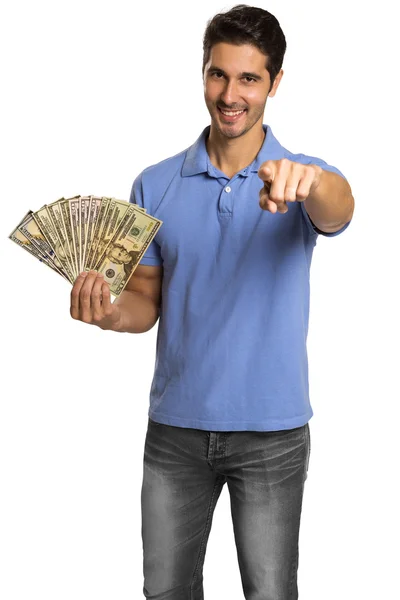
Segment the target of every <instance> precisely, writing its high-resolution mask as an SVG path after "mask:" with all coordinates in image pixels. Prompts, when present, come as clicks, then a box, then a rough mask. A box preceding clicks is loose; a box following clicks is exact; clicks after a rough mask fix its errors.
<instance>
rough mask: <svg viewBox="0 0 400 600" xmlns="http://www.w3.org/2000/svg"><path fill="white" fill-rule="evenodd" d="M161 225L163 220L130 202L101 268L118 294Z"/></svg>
mask: <svg viewBox="0 0 400 600" xmlns="http://www.w3.org/2000/svg"><path fill="white" fill-rule="evenodd" d="M161 225H162V221H160V220H159V219H156V218H155V217H152V216H150V215H147V214H145V213H143V211H140V210H138V208H137V206H136V205H135V204H130V206H129V208H128V210H127V211H126V213H125V215H124V217H123V218H122V221H121V223H120V226H119V228H118V230H117V231H116V233H115V235H114V237H113V238H112V240H111V242H110V243H109V245H108V247H107V250H106V252H105V256H104V258H103V260H102V262H101V264H100V265H99V267H98V271H99V272H100V273H103V275H104V280H105V281H106V282H107V283H109V285H110V291H111V293H112V294H113V295H114V296H119V295H120V294H121V292H122V291H123V289H124V288H125V286H126V284H127V283H128V281H129V278H130V277H131V275H132V274H133V272H134V271H135V269H136V267H137V265H138V264H139V262H140V260H141V258H142V256H143V255H144V253H145V252H146V250H147V247H148V246H149V244H150V243H151V242H152V241H153V239H154V236H155V235H156V233H157V231H158V230H159V228H160V227H161Z"/></svg>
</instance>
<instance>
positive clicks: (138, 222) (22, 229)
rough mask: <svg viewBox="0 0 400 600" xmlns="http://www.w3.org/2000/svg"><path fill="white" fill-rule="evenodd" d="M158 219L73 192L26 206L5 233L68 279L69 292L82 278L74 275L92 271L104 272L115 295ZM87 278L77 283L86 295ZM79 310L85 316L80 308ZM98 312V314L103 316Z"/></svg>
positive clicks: (122, 204)
mask: <svg viewBox="0 0 400 600" xmlns="http://www.w3.org/2000/svg"><path fill="white" fill-rule="evenodd" d="M161 224H162V221H160V220H159V219H156V218H155V217H152V216H151V215H148V214H147V213H146V209H144V208H141V207H139V206H137V205H136V204H131V203H129V202H126V201H125V200H116V199H115V198H106V197H98V196H75V197H73V198H69V199H65V198H61V199H60V200H57V201H56V202H53V203H51V204H46V205H44V206H43V207H42V208H41V209H39V210H38V211H37V212H32V211H29V212H28V213H27V214H26V215H25V217H24V218H23V219H22V221H21V222H20V223H19V225H17V227H16V228H15V229H14V231H13V232H12V233H11V234H10V236H9V237H10V239H11V240H13V241H14V242H15V243H17V244H18V245H19V246H20V247H22V248H24V249H25V250H27V251H28V252H29V253H30V254H33V256H35V257H36V258H37V259H39V260H40V261H41V262H43V263H45V264H46V265H47V266H48V267H50V268H51V269H53V271H55V272H56V273H58V274H59V275H61V276H62V277H64V279H66V280H67V281H69V282H70V283H72V284H73V286H74V289H75V292H74V295H76V289H77V288H75V285H77V284H78V280H79V281H83V279H84V276H81V275H79V274H80V273H82V272H90V271H95V272H99V273H101V274H102V275H103V278H104V279H103V281H104V282H105V283H106V284H108V285H109V288H108V287H107V289H108V290H109V292H111V294H113V295H114V296H117V297H118V296H120V294H121V292H122V291H123V290H124V288H125V287H126V285H127V283H128V281H129V278H130V277H131V275H132V274H133V272H134V271H135V269H136V267H137V266H138V264H139V262H140V260H141V258H142V257H143V255H144V253H145V252H146V250H147V248H148V246H149V244H150V243H151V242H152V241H153V239H154V237H155V235H156V233H157V231H158V229H159V228H160V226H161ZM81 277H82V279H79V278H81ZM77 278H78V280H77ZM92 279H93V277H90V278H89V279H88V282H89V283H87V284H86V285H85V284H84V283H83V282H82V289H83V294H84V296H85V297H86V295H87V292H88V286H89V284H90V282H92ZM100 287H101V289H103V285H102V286H100V283H99V282H97V284H96V285H95V283H94V282H93V286H92V288H94V290H95V293H96V294H97V291H98V288H100ZM104 289H105V288H104ZM80 293H81V292H79V295H80ZM90 293H92V290H91V292H90ZM75 302H76V300H75ZM75 309H76V307H74V311H75ZM71 310H72V308H71ZM101 310H102V311H104V308H102V309H101ZM79 311H81V307H80V305H79ZM74 314H76V313H75V312H74ZM79 314H81V312H79ZM83 314H84V315H85V318H89V317H88V314H87V312H86V311H85V310H84V313H83ZM99 314H100V313H98V312H97V313H96V318H97V317H98V316H99ZM101 314H102V316H101V319H103V318H104V317H106V316H107V315H105V314H103V313H101ZM108 316H111V315H108ZM92 317H93V315H92ZM74 318H79V317H74Z"/></svg>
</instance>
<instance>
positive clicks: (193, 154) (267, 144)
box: [182, 125, 284, 177]
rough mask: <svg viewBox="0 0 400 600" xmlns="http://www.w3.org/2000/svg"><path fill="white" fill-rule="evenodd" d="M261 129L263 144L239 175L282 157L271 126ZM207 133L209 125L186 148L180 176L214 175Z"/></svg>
mask: <svg viewBox="0 0 400 600" xmlns="http://www.w3.org/2000/svg"><path fill="white" fill-rule="evenodd" d="M263 129H264V131H265V138H264V142H263V145H262V146H261V148H260V151H259V153H258V154H257V156H256V158H255V159H254V160H253V162H252V163H251V165H249V166H247V167H246V168H245V169H243V170H242V171H241V175H243V176H244V177H248V175H249V173H257V172H258V169H259V168H260V167H261V165H262V164H263V163H264V162H265V161H267V160H276V159H278V158H281V157H282V154H283V151H284V150H283V148H282V146H281V145H280V143H279V142H278V140H277V139H276V137H275V136H274V135H273V133H272V130H271V127H270V126H269V125H263ZM209 133H210V125H208V126H207V127H206V128H205V129H204V130H203V132H202V133H201V135H200V137H199V138H198V139H197V140H196V142H195V143H194V144H193V145H192V146H190V148H188V150H187V153H186V158H185V161H184V163H183V167H182V177H190V176H191V175H198V174H199V173H208V174H209V175H211V176H212V177H216V169H215V167H213V165H212V164H211V162H210V158H209V156H208V153H207V148H206V140H207V138H208V135H209Z"/></svg>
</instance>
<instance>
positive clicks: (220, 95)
mask: <svg viewBox="0 0 400 600" xmlns="http://www.w3.org/2000/svg"><path fill="white" fill-rule="evenodd" d="M266 63H267V58H266V56H265V55H264V54H262V53H261V52H260V51H259V50H258V48H255V47H254V46H251V45H250V44H243V45H241V46H235V45H233V44H226V43H224V42H221V43H219V44H216V45H215V46H213V47H212V49H211V52H210V58H209V61H208V63H207V64H206V66H205V69H204V80H203V81H204V99H205V101H206V105H207V108H208V111H209V113H210V115H211V120H212V123H213V126H214V127H215V128H216V129H217V130H218V131H219V133H221V134H222V135H224V136H226V137H228V138H236V137H239V136H241V135H244V134H245V133H247V131H249V130H250V129H251V128H252V127H253V126H254V125H255V124H256V123H257V122H258V121H259V120H260V119H261V122H262V117H263V114H264V110H265V104H266V101H267V98H268V96H274V95H275V91H276V89H277V87H278V84H279V81H280V79H281V77H282V75H283V71H281V72H280V73H279V74H278V76H277V77H276V80H275V82H274V86H273V88H272V90H271V92H270V93H268V91H269V88H270V85H271V80H270V76H269V73H268V71H267V69H266ZM229 110H230V111H231V113H232V112H233V114H226V113H227V112H229ZM222 111H224V112H222ZM238 111H239V112H238ZM240 111H241V112H240ZM224 113H225V114H224Z"/></svg>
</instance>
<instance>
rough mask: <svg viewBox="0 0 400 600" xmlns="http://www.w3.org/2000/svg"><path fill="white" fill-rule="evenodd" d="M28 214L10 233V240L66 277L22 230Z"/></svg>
mask: <svg viewBox="0 0 400 600" xmlns="http://www.w3.org/2000/svg"><path fill="white" fill-rule="evenodd" d="M26 216H27V215H25V217H24V219H22V221H21V222H20V223H19V224H18V225H17V227H16V228H15V229H14V230H13V231H12V232H11V233H10V235H9V236H8V237H9V238H10V240H12V241H13V242H15V243H16V244H17V245H18V246H19V247H20V248H23V249H24V250H26V251H27V252H29V254H31V255H32V256H34V257H35V258H36V259H38V260H39V261H40V262H42V263H43V264H45V265H47V266H48V267H50V268H51V269H52V270H53V271H55V272H56V273H58V274H59V275H61V276H62V277H64V275H63V274H62V273H60V272H59V271H58V270H57V269H56V268H55V266H54V264H52V263H50V262H49V261H48V260H47V259H46V258H45V256H44V255H43V254H42V253H41V251H40V250H39V249H38V248H37V247H36V246H35V245H34V244H33V243H32V242H31V241H30V240H29V239H28V238H27V237H26V235H25V234H24V233H23V232H22V231H21V230H20V226H21V225H22V224H23V222H24V220H25V219H26ZM67 281H68V280H67Z"/></svg>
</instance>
